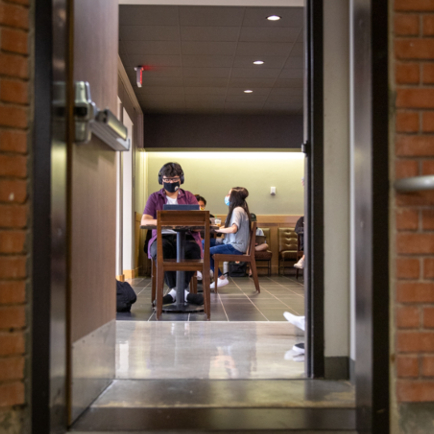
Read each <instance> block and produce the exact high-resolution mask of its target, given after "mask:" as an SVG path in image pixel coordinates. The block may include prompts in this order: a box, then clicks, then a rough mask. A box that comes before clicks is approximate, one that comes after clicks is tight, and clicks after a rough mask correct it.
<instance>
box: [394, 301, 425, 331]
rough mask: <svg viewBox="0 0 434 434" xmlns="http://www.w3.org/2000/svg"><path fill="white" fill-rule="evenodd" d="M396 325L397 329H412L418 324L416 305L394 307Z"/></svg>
mask: <svg viewBox="0 0 434 434" xmlns="http://www.w3.org/2000/svg"><path fill="white" fill-rule="evenodd" d="M396 325H397V327H398V328H399V329H414V328H419V326H420V315H419V308H418V307H413V306H411V307H409V306H405V307H399V308H397V309H396Z"/></svg>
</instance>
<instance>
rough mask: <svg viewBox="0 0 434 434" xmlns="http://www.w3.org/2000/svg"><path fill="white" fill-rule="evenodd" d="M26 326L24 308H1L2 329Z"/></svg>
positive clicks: (0, 321)
mask: <svg viewBox="0 0 434 434" xmlns="http://www.w3.org/2000/svg"><path fill="white" fill-rule="evenodd" d="M0 272H1V271H0ZM25 325H26V311H25V307H24V306H5V307H0V329H10V328H22V327H24V326H25Z"/></svg>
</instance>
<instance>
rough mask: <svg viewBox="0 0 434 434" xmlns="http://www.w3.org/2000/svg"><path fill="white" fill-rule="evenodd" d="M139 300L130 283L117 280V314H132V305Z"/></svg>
mask: <svg viewBox="0 0 434 434" xmlns="http://www.w3.org/2000/svg"><path fill="white" fill-rule="evenodd" d="M136 300H137V296H136V293H135V292H134V289H133V288H132V287H131V285H130V284H129V283H128V282H119V280H116V312H130V310H131V305H132V304H133V303H135V302H136Z"/></svg>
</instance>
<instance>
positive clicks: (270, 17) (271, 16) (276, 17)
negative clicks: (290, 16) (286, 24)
mask: <svg viewBox="0 0 434 434" xmlns="http://www.w3.org/2000/svg"><path fill="white" fill-rule="evenodd" d="M280 18H282V17H279V15H270V16H269V17H267V20H270V21H279V20H280Z"/></svg>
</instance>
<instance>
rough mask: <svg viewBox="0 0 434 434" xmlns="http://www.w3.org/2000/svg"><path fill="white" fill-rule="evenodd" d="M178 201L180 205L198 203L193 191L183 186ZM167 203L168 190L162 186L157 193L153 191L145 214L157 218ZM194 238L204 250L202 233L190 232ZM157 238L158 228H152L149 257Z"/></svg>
mask: <svg viewBox="0 0 434 434" xmlns="http://www.w3.org/2000/svg"><path fill="white" fill-rule="evenodd" d="M178 192H179V193H178V203H179V204H180V205H185V204H191V205H198V203H197V200H196V197H195V196H194V194H193V193H190V192H189V191H185V190H183V189H182V188H180V189H179V190H178ZM166 203H167V196H166V192H165V191H164V188H162V189H161V190H159V191H156V192H155V193H152V194H151V195H150V196H149V198H148V201H147V202H146V206H145V209H144V211H143V214H147V215H150V216H152V218H154V219H156V218H157V211H162V210H163V205H164V204H166ZM189 233H190V234H191V235H192V236H193V238H194V240H195V241H196V243H197V244H199V247H200V251H201V252H202V242H201V238H200V233H199V232H189ZM156 239H157V230H156V229H152V237H151V239H150V240H149V244H148V257H149V258H150V257H151V246H152V243H153V242H154V241H155V240H156Z"/></svg>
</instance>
